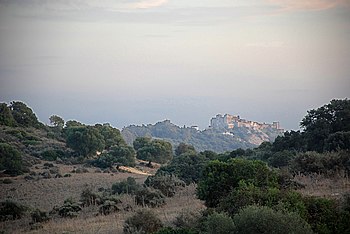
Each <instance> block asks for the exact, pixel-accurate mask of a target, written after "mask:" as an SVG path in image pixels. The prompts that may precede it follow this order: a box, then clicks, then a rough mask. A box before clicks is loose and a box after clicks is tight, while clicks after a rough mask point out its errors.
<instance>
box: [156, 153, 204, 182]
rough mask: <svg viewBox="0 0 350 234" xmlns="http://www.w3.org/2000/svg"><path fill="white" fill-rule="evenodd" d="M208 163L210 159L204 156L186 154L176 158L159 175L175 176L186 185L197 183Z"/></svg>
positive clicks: (159, 171) (160, 170) (161, 169)
mask: <svg viewBox="0 0 350 234" xmlns="http://www.w3.org/2000/svg"><path fill="white" fill-rule="evenodd" d="M208 161H209V159H208V158H207V157H205V156H204V155H203V154H196V153H194V152H189V153H184V154H181V155H179V156H177V157H174V158H173V160H172V161H171V162H170V164H169V165H167V166H163V167H161V168H160V169H159V170H158V171H157V175H158V174H160V175H161V174H170V175H172V174H173V175H176V176H177V177H178V178H179V179H180V180H183V181H185V183H186V184H190V183H197V182H198V181H199V178H200V176H201V174H202V171H203V169H204V167H205V165H206V163H207V162H208Z"/></svg>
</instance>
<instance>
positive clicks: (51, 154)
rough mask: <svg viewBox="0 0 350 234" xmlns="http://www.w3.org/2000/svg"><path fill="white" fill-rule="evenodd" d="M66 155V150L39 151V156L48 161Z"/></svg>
mask: <svg viewBox="0 0 350 234" xmlns="http://www.w3.org/2000/svg"><path fill="white" fill-rule="evenodd" d="M67 156H68V155H67V153H66V152H64V151H62V150H58V149H51V150H45V151H43V152H42V153H41V157H42V158H43V159H44V160H48V161H55V160H57V158H65V157H67Z"/></svg>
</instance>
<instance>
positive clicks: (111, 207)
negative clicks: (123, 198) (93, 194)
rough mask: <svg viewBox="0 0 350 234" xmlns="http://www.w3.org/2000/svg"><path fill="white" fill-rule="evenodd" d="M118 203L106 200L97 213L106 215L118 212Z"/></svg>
mask: <svg viewBox="0 0 350 234" xmlns="http://www.w3.org/2000/svg"><path fill="white" fill-rule="evenodd" d="M119 202H120V200H119ZM119 202H117V201H113V200H108V199H107V200H105V201H104V202H103V204H102V205H101V206H100V208H99V213H100V214H104V215H108V214H111V213H114V212H117V211H120V208H119V207H118V206H117V204H118V203H119Z"/></svg>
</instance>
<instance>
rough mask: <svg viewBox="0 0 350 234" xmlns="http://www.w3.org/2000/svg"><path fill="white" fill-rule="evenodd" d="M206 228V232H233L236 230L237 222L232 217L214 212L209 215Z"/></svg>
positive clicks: (211, 233) (217, 233)
mask: <svg viewBox="0 0 350 234" xmlns="http://www.w3.org/2000/svg"><path fill="white" fill-rule="evenodd" d="M205 228H206V232H205V233H206V234H231V233H234V231H235V224H234V222H233V220H232V219H231V217H229V216H227V215H225V214H223V213H216V212H214V213H213V214H211V215H209V216H208V217H207V219H206V221H205Z"/></svg>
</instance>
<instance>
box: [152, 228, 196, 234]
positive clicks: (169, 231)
mask: <svg viewBox="0 0 350 234" xmlns="http://www.w3.org/2000/svg"><path fill="white" fill-rule="evenodd" d="M154 234H196V232H194V231H192V230H190V229H186V228H180V229H173V228H171V227H165V228H162V229H160V230H159V231H158V232H155V233H154Z"/></svg>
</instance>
